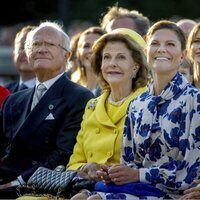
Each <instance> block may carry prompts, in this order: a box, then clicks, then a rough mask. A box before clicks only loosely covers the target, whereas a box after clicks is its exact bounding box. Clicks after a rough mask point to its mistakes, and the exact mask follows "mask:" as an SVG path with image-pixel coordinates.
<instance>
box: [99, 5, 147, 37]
mask: <svg viewBox="0 0 200 200" xmlns="http://www.w3.org/2000/svg"><path fill="white" fill-rule="evenodd" d="M101 27H102V28H103V29H104V30H106V31H107V32H110V31H112V30H114V29H116V28H129V29H132V30H134V31H136V32H137V33H139V34H140V35H141V36H142V37H144V36H145V35H146V33H147V30H148V28H149V27H150V21H149V19H148V18H147V17H146V16H144V15H143V14H142V13H139V12H138V11H137V10H132V11H131V10H128V9H126V8H122V7H118V6H113V7H109V9H108V11H107V13H106V14H105V15H104V16H103V18H102V20H101Z"/></svg>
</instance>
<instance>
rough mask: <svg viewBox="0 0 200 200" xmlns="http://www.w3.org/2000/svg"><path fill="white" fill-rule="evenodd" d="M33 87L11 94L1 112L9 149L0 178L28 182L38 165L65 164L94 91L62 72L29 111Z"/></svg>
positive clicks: (4, 153)
mask: <svg viewBox="0 0 200 200" xmlns="http://www.w3.org/2000/svg"><path fill="white" fill-rule="evenodd" d="M33 94H34V89H28V90H26V91H23V92H17V93H15V94H12V95H11V96H10V97H9V98H8V99H7V100H6V102H5V104H4V106H3V111H2V113H1V116H0V117H1V121H3V132H1V137H0V140H1V142H2V141H4V144H6V148H5V147H4V148H3V149H4V150H6V151H3V150H1V155H2V156H5V160H4V161H3V164H0V179H3V180H4V181H3V182H8V181H10V180H14V179H16V178H17V176H19V175H21V176H22V178H23V180H25V181H27V180H28V178H29V177H30V176H31V175H32V173H33V172H34V171H35V170H36V169H37V168H38V167H39V166H45V167H48V168H51V169H54V168H55V167H56V166H58V165H66V164H67V163H68V160H69V157H70V155H71V154H72V151H73V147H74V144H75V142H76V136H77V133H78V131H79V129H80V123H81V121H82V115H83V112H84V108H85V105H86V103H87V102H88V100H89V99H91V98H93V97H94V96H93V94H92V93H91V92H90V91H89V90H88V89H86V88H84V87H82V86H80V85H78V84H75V83H73V82H71V81H70V80H69V79H68V78H67V76H66V75H65V74H64V75H62V76H61V77H60V78H59V79H58V80H57V81H56V82H55V83H54V84H53V85H52V86H51V87H50V88H49V89H48V91H47V92H46V93H45V94H44V96H43V97H42V98H41V100H40V101H39V103H38V104H37V105H36V107H35V108H34V109H33V110H32V111H31V112H30V108H31V103H32V98H33Z"/></svg>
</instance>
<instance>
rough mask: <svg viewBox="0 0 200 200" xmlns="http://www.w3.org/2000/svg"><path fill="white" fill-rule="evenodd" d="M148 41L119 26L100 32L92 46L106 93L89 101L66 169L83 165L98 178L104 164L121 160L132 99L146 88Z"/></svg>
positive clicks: (91, 174)
mask: <svg viewBox="0 0 200 200" xmlns="http://www.w3.org/2000/svg"><path fill="white" fill-rule="evenodd" d="M144 47H145V41H144V40H143V38H142V37H141V36H140V35H138V34H137V33H136V32H134V31H132V30H130V29H125V28H120V29H116V30H115V31H113V32H111V33H108V34H105V35H103V36H101V37H100V38H99V39H98V40H97V41H96V42H95V44H94V46H93V59H92V67H93V69H94V71H95V73H96V74H97V75H98V77H99V78H100V80H101V82H100V84H101V86H102V90H103V93H102V95H101V96H99V97H98V98H96V99H92V100H90V101H89V102H88V104H87V106H86V109H85V113H84V116H83V121H82V124H81V129H80V131H79V133H78V136H77V143H76V145H75V147H74V151H73V154H72V155H71V158H70V161H69V163H68V165H67V169H70V170H76V169H80V170H81V171H82V172H83V173H84V174H85V175H86V176H87V177H88V178H89V179H97V175H96V171H97V170H98V169H100V165H101V164H105V163H107V164H117V163H119V162H120V160H119V158H120V147H121V140H122V133H123V129H124V120H125V115H126V110H127V107H128V105H129V102H130V101H131V100H132V99H133V98H135V97H136V96H138V95H139V94H141V93H142V92H144V91H145V90H146V85H147V82H148V78H147V77H148V68H147V63H146V57H145V54H144V52H143V49H144Z"/></svg>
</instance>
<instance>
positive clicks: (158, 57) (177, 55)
mask: <svg viewBox="0 0 200 200" xmlns="http://www.w3.org/2000/svg"><path fill="white" fill-rule="evenodd" d="M183 57H184V52H183V51H182V50H181V43H180V40H179V39H178V37H177V35H176V33H175V32H174V31H172V30H170V29H160V30H157V31H155V32H154V34H153V35H152V37H151V38H150V40H149V41H148V46H147V62H148V64H149V66H150V68H151V69H152V70H153V73H156V74H160V75H169V76H170V75H171V76H172V77H173V76H174V75H175V74H176V72H177V71H178V67H179V63H180V61H181V59H182V58H183Z"/></svg>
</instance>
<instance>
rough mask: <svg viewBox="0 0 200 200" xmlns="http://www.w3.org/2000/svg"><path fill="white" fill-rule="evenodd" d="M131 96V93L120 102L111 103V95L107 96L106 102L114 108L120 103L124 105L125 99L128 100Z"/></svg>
mask: <svg viewBox="0 0 200 200" xmlns="http://www.w3.org/2000/svg"><path fill="white" fill-rule="evenodd" d="M131 95H132V92H131V93H130V94H129V95H128V96H126V97H124V98H123V99H121V100H119V101H113V100H112V97H111V95H109V96H108V102H109V103H110V104H112V105H114V106H119V105H121V104H122V103H124V101H126V99H128V98H129V97H130V96H131Z"/></svg>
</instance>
